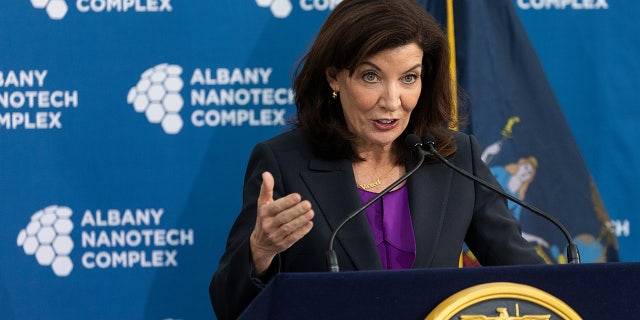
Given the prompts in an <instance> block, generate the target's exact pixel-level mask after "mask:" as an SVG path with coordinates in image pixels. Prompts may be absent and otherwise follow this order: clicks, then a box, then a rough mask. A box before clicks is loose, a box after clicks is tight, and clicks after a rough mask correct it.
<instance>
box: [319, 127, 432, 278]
mask: <svg viewBox="0 0 640 320" xmlns="http://www.w3.org/2000/svg"><path fill="white" fill-rule="evenodd" d="M405 145H406V146H407V147H408V148H410V149H411V150H412V151H415V152H416V153H418V156H419V159H418V164H417V165H416V166H415V167H414V168H413V169H411V171H409V172H407V173H405V174H404V175H403V176H402V177H400V179H398V180H396V181H395V182H393V183H392V184H390V185H389V186H388V187H386V188H385V189H384V190H382V192H380V193H378V194H377V195H376V196H375V197H373V198H372V199H371V200H369V201H368V202H367V203H365V204H364V205H362V206H361V207H360V208H358V209H357V210H355V211H353V212H352V213H350V214H349V215H348V216H347V217H346V218H345V219H344V220H343V221H342V222H341V223H340V224H339V225H338V226H337V227H336V228H335V229H334V230H333V232H332V233H331V237H330V238H329V249H328V250H327V266H328V268H329V271H331V272H339V271H340V267H339V266H338V257H337V256H336V252H335V251H334V250H333V241H334V240H335V238H336V235H337V234H338V231H340V229H342V226H344V225H345V224H346V223H347V222H349V221H350V220H351V219H353V218H355V217H356V216H357V215H358V214H360V213H361V212H362V211H364V210H365V209H366V208H368V207H369V206H371V204H373V203H374V202H376V201H377V200H378V199H380V198H381V197H382V196H384V195H385V194H387V193H389V191H391V190H393V188H395V187H397V186H398V185H399V184H400V183H402V182H403V181H405V180H407V178H409V176H411V175H412V174H413V173H414V172H416V171H417V170H418V169H419V168H420V166H422V163H423V162H424V158H425V156H426V154H427V151H425V150H424V149H423V146H422V142H420V139H419V138H418V137H417V136H416V135H415V134H410V135H408V136H407V137H406V138H405Z"/></svg>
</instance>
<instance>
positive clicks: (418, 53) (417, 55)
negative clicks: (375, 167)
mask: <svg viewBox="0 0 640 320" xmlns="http://www.w3.org/2000/svg"><path fill="white" fill-rule="evenodd" d="M422 55H423V52H422V49H421V48H420V47H419V46H418V45H417V44H415V43H412V44H408V45H405V46H401V47H397V48H394V49H389V50H385V51H381V52H380V53H378V54H376V55H373V56H371V57H369V58H367V59H365V60H364V61H363V62H362V63H361V64H360V65H358V66H357V67H356V69H355V71H354V72H353V74H351V75H349V70H346V69H343V70H335V69H328V70H327V80H328V81H329V85H330V86H331V88H333V90H334V91H336V92H338V93H339V99H340V103H341V104H342V111H343V113H344V117H345V119H346V122H347V127H348V128H349V130H350V131H351V132H352V133H354V134H356V136H357V140H356V150H357V151H359V152H364V151H367V150H371V149H376V148H380V147H383V148H384V147H390V146H391V145H392V143H393V141H395V140H396V138H398V137H399V136H400V134H401V133H402V132H403V131H404V130H405V128H406V127H407V125H408V124H409V118H410V116H411V111H413V109H414V108H415V106H416V104H417V102H418V98H419V97H420V91H421V90H422V81H421V79H420V76H421V73H422Z"/></svg>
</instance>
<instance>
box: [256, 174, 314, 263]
mask: <svg viewBox="0 0 640 320" xmlns="http://www.w3.org/2000/svg"><path fill="white" fill-rule="evenodd" d="M273 186H274V180H273V176H272V175H271V173H269V172H264V173H262V185H261V186H260V195H259V196H258V213H257V217H256V226H255V228H254V229H253V232H252V233H251V238H250V239H249V244H250V246H251V254H252V256H253V263H254V265H255V274H256V276H261V275H263V274H264V272H265V271H267V269H268V268H269V265H270V264H271V261H272V260H273V258H274V257H275V256H276V255H277V254H278V253H280V252H282V251H284V250H286V249H288V248H289V247H291V246H292V245H293V244H294V243H296V242H297V241H298V240H300V239H302V237H304V236H305V235H306V234H307V233H309V231H310V230H311V228H312V227H313V222H312V221H311V219H313V214H314V213H313V210H312V209H311V203H310V202H309V201H307V200H305V201H302V198H301V197H300V195H299V194H297V193H292V194H289V195H287V196H285V197H282V198H280V199H278V200H273Z"/></svg>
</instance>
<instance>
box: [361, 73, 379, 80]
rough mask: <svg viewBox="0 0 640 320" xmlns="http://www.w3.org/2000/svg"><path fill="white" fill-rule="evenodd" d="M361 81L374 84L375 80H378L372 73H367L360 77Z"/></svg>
mask: <svg viewBox="0 0 640 320" xmlns="http://www.w3.org/2000/svg"><path fill="white" fill-rule="evenodd" d="M362 79H364V81H367V82H375V81H376V80H378V75H376V74H375V73H373V72H367V73H365V74H364V75H363V76H362Z"/></svg>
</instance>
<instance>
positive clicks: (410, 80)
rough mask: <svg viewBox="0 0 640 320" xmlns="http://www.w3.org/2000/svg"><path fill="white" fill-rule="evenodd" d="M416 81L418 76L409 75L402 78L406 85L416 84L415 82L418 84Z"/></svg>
mask: <svg viewBox="0 0 640 320" xmlns="http://www.w3.org/2000/svg"><path fill="white" fill-rule="evenodd" d="M416 80H418V75H416V74H408V75H406V76H404V77H402V81H403V82H404V83H407V84H411V83H414V82H416Z"/></svg>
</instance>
